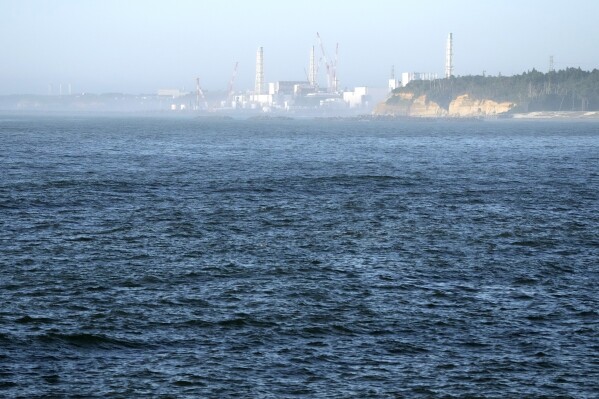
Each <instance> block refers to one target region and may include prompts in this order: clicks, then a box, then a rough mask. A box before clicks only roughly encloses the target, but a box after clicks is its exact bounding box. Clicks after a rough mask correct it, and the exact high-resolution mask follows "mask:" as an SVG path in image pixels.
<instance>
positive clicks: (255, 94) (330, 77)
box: [157, 33, 453, 114]
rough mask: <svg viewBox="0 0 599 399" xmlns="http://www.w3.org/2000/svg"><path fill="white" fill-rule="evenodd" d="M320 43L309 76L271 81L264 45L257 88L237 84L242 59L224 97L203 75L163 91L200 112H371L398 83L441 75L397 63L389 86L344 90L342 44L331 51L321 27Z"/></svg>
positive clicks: (448, 64) (449, 54)
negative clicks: (399, 68)
mask: <svg viewBox="0 0 599 399" xmlns="http://www.w3.org/2000/svg"><path fill="white" fill-rule="evenodd" d="M316 37H317V39H318V42H319V45H320V55H319V57H318V58H317V56H316V50H315V46H312V48H311V49H310V51H309V69H308V71H307V73H306V80H303V81H293V80H289V81H276V82H268V83H267V82H266V81H265V70H264V58H265V51H264V48H263V47H259V48H258V50H257V52H256V69H255V72H256V76H255V84H254V89H253V90H252V91H247V92H236V91H235V90H234V82H235V76H236V74H237V67H238V63H236V64H235V67H234V69H233V75H232V77H231V80H230V82H229V87H228V88H227V91H226V95H224V96H221V98H208V97H207V96H206V95H205V94H204V91H203V90H202V87H201V84H200V81H201V79H200V78H196V90H195V93H193V92H184V91H180V90H176V89H161V90H159V91H158V93H157V94H158V96H160V97H162V98H165V99H170V100H171V101H170V104H169V109H170V110H172V111H198V112H265V113H268V112H287V113H296V114H303V113H322V114H330V113H334V114H344V113H365V112H369V111H370V110H372V108H373V107H374V105H375V104H376V103H378V102H379V101H382V100H384V99H385V98H386V97H387V96H388V95H389V93H390V92H391V91H393V90H394V89H396V88H398V87H401V86H405V85H407V84H408V83H409V82H410V81H412V80H435V79H437V78H438V76H437V74H434V73H421V72H403V73H402V74H401V79H396V77H395V71H394V67H392V68H391V76H390V78H389V80H388V84H387V86H386V87H384V86H383V87H379V88H372V87H366V86H361V87H355V88H353V90H340V88H339V87H340V85H339V77H338V76H337V62H338V59H339V45H338V44H337V45H336V46H335V53H334V57H332V58H331V57H328V56H327V53H326V51H325V47H324V46H323V44H322V39H321V37H320V34H318V33H316ZM323 69H324V71H325V75H326V86H325V87H320V85H319V83H318V82H319V79H318V76H319V73H320V72H321V71H322V70H323ZM452 75H453V39H452V34H451V33H450V34H449V35H448V38H447V48H446V59H445V77H446V78H447V77H451V76H452Z"/></svg>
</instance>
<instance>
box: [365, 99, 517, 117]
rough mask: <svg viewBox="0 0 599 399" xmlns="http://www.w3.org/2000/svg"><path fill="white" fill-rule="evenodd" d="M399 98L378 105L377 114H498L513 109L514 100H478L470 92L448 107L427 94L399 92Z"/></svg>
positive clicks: (428, 115)
mask: <svg viewBox="0 0 599 399" xmlns="http://www.w3.org/2000/svg"><path fill="white" fill-rule="evenodd" d="M395 96H398V97H399V99H395V100H394V101H389V100H387V101H385V102H382V103H380V104H378V105H377V107H376V108H375V110H374V114H375V115H388V116H410V117H426V118H431V117H451V118H472V117H486V116H496V115H500V114H503V113H506V112H509V111H510V110H512V109H513V108H514V107H515V106H516V104H515V103H513V102H508V101H504V102H497V101H493V100H489V99H484V100H478V99H474V98H472V97H471V96H470V95H468V94H463V95H461V96H457V97H456V98H455V99H453V100H452V101H451V102H450V103H449V106H448V108H447V109H446V108H443V107H442V106H441V105H439V104H438V103H436V102H434V101H431V100H429V99H428V98H427V96H426V95H420V96H418V97H416V96H415V95H414V93H398V94H396V95H395Z"/></svg>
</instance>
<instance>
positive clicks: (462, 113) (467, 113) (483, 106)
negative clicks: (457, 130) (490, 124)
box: [449, 94, 516, 117]
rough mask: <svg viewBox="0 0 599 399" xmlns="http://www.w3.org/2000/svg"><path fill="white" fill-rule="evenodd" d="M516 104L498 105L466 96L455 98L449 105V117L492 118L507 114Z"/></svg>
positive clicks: (504, 103)
mask: <svg viewBox="0 0 599 399" xmlns="http://www.w3.org/2000/svg"><path fill="white" fill-rule="evenodd" d="M515 106H516V104H514V103H511V102H502V103H498V102H496V101H493V100H475V99H473V98H470V96H468V94H464V95H462V96H458V97H456V98H455V99H454V100H453V101H452V102H451V103H450V104H449V116H456V117H472V116H493V115H499V114H503V113H506V112H508V111H509V110H511V109H512V108H514V107H515Z"/></svg>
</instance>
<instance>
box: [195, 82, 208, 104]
mask: <svg viewBox="0 0 599 399" xmlns="http://www.w3.org/2000/svg"><path fill="white" fill-rule="evenodd" d="M200 99H202V101H204V108H205V109H208V101H206V97H205V96H204V92H203V91H202V87H201V86H200V78H196V108H197V109H200Z"/></svg>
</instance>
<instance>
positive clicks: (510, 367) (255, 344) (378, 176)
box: [0, 117, 599, 398]
mask: <svg viewBox="0 0 599 399" xmlns="http://www.w3.org/2000/svg"><path fill="white" fill-rule="evenodd" d="M0 139H1V140H2V142H3V148H4V149H3V151H2V153H1V154H0V166H1V169H2V174H1V176H0V213H1V214H2V218H1V219H0V250H1V251H0V252H1V255H2V256H1V257H0V303H1V304H2V305H1V306H0V397H1V396H6V397H20V398H36V397H39V398H42V397H86V398H87V397H90V398H92V397H189V398H196V397H218V398H221V397H223V398H224V397H264V398H271V397H272V398H279V397H330V398H348V397H355V398H365V397H373V398H381V397H383V398H384V397H389V398H396V397H427V398H428V397H581V398H582V397H585V398H586V397H594V396H595V395H596V393H597V392H598V391H599V384H598V383H597V382H596V379H597V378H596V377H597V375H599V362H597V360H596V357H597V353H599V344H598V342H599V312H598V311H597V309H599V297H598V296H597V294H596V287H597V285H598V283H599V274H598V273H597V266H598V264H597V259H599V216H598V215H599V156H598V154H599V125H597V124H594V123H570V122H569V123H565V122H564V123H543V122H535V123H528V122H511V121H505V122H504V121H497V122H488V123H481V122H464V123H449V124H445V123H441V122H419V123H410V122H402V123H399V122H371V123H360V124H355V123H350V122H343V121H270V122H264V121H221V122H218V121H212V122H205V121H197V120H176V119H158V118H155V119H151V118H147V119H125V118H91V117H90V118H78V119H69V118H60V117H44V118H25V117H23V118H19V117H17V118H15V117H11V118H10V119H6V118H5V119H2V117H0Z"/></svg>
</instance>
